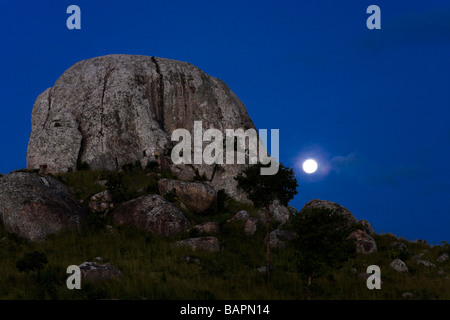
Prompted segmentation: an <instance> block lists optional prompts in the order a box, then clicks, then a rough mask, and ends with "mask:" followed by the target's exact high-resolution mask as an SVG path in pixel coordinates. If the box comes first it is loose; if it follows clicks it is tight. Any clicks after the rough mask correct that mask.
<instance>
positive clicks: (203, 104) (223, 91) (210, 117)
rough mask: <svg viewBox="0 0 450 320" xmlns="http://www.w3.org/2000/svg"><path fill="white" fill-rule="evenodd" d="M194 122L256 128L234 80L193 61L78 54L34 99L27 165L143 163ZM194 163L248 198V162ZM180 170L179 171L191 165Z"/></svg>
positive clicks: (55, 168)
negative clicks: (243, 179)
mask: <svg viewBox="0 0 450 320" xmlns="http://www.w3.org/2000/svg"><path fill="white" fill-rule="evenodd" d="M194 121H202V122H203V129H204V130H206V129H209V128H215V129H218V130H220V131H222V132H225V129H239V128H241V129H243V130H247V129H249V128H253V129H254V125H253V122H252V120H251V119H250V117H249V116H248V114H247V110H246V108H245V106H244V105H243V104H242V102H241V101H240V100H239V99H238V97H237V96H236V95H235V94H234V93H233V92H232V91H231V90H230V89H229V87H228V86H227V85H226V84H225V83H224V82H222V81H221V80H219V79H217V78H214V77H211V76H209V75H208V74H206V73H204V72H203V71H201V70H200V69H198V68H197V67H195V66H193V65H191V64H189V63H186V62H181V61H174V60H169V59H163V58H156V57H147V56H132V55H108V56H102V57H97V58H92V59H88V60H84V61H80V62H78V63H76V64H75V65H73V66H72V67H70V68H69V69H68V70H67V71H65V72H64V73H63V74H62V75H61V76H60V78H59V79H58V80H57V81H56V82H55V84H54V86H53V87H51V88H48V89H47V90H45V91H44V92H43V93H42V94H40V95H39V97H38V98H37V99H36V102H35V104H34V106H33V112H32V119H31V122H32V130H31V136H30V140H29V144H28V150H27V168H29V169H41V170H43V171H49V172H65V171H67V170H69V169H70V168H72V169H73V170H76V169H77V165H78V164H81V163H86V164H87V165H89V167H90V168H91V169H96V170H116V169H119V168H120V167H121V166H122V165H124V164H128V163H134V162H135V161H137V160H139V161H140V162H141V163H142V165H143V166H145V165H147V164H148V163H149V162H154V161H159V160H160V158H161V157H162V156H163V155H164V154H166V155H169V156H170V150H171V148H172V146H173V145H174V143H173V142H172V141H171V134H172V132H173V131H174V130H175V129H178V128H184V129H187V130H189V131H190V132H191V135H192V137H193V128H194ZM168 165H169V166H170V163H169V164H168ZM192 167H194V168H195V169H196V170H197V171H198V172H199V173H200V175H201V174H202V173H205V175H206V176H207V178H208V180H211V183H212V185H213V186H214V188H215V189H216V190H220V189H225V191H226V192H227V193H228V194H229V195H231V196H232V197H235V198H236V199H240V200H242V199H245V196H244V195H243V194H242V193H241V192H239V191H238V190H237V188H236V181H234V179H233V178H234V176H235V175H236V174H237V173H238V172H240V171H241V170H242V167H243V165H218V166H211V165H204V164H203V165H193V166H192ZM178 169H179V174H180V175H181V176H185V175H186V173H185V172H184V171H186V170H188V171H189V170H191V168H190V167H188V166H182V167H181V168H178Z"/></svg>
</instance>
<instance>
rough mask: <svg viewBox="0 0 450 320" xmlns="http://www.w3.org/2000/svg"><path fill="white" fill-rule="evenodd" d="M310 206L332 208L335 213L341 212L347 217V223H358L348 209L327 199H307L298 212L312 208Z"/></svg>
mask: <svg viewBox="0 0 450 320" xmlns="http://www.w3.org/2000/svg"><path fill="white" fill-rule="evenodd" d="M312 208H325V209H329V210H332V211H334V212H336V213H337V214H341V215H343V216H344V217H346V218H347V221H348V224H349V225H352V224H355V223H358V220H356V218H355V216H354V215H353V214H352V213H351V212H350V210H348V209H347V208H345V207H343V206H341V205H340V204H337V203H335V202H332V201H327V200H319V199H314V200H311V201H309V202H308V203H307V204H305V205H304V206H303V208H302V209H301V210H300V214H301V213H302V212H304V211H306V210H308V209H312Z"/></svg>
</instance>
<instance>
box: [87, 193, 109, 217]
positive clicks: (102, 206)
mask: <svg viewBox="0 0 450 320" xmlns="http://www.w3.org/2000/svg"><path fill="white" fill-rule="evenodd" d="M113 206H114V202H113V199H112V196H111V193H110V192H109V191H108V190H105V191H102V192H99V193H97V194H95V195H93V196H92V197H91V199H90V201H89V209H91V210H92V212H98V213H103V212H107V211H108V210H109V209H112V208H113Z"/></svg>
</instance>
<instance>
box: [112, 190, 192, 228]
mask: <svg viewBox="0 0 450 320" xmlns="http://www.w3.org/2000/svg"><path fill="white" fill-rule="evenodd" d="M113 221H114V223H115V224H118V225H127V226H136V227H137V228H139V229H142V230H146V231H148V232H151V233H154V234H158V235H162V236H170V235H174V234H177V233H180V232H183V231H186V230H187V229H189V227H190V222H189V221H188V220H187V218H186V217H185V216H184V214H183V212H181V210H180V209H178V208H177V207H175V206H174V205H173V204H172V203H170V202H168V201H167V200H166V199H164V198H163V197H161V196H159V195H149V196H143V197H139V198H136V199H133V200H130V201H128V202H126V203H124V204H122V205H120V206H119V207H117V209H115V210H114V211H113Z"/></svg>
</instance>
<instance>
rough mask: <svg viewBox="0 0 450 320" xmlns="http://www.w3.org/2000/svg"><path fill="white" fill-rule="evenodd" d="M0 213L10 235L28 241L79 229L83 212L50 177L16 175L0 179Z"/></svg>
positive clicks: (62, 186)
mask: <svg viewBox="0 0 450 320" xmlns="http://www.w3.org/2000/svg"><path fill="white" fill-rule="evenodd" d="M0 210H1V220H2V222H3V225H4V226H5V228H6V229H7V230H8V231H9V232H13V233H16V234H18V235H19V236H21V237H23V238H26V239H28V240H31V241H42V240H45V237H46V236H47V235H48V234H52V233H57V232H58V231H60V230H62V229H65V228H79V227H80V226H81V223H82V220H83V218H84V216H85V212H84V209H83V208H82V207H81V206H80V205H79V204H78V203H77V202H76V201H75V200H74V199H73V197H72V196H71V194H70V193H69V191H68V190H67V188H66V187H65V186H64V185H63V184H62V183H61V182H59V181H58V180H55V179H53V178H51V177H48V176H45V177H41V176H39V175H37V174H31V173H24V172H16V173H11V174H9V175H6V176H4V177H3V178H1V179H0Z"/></svg>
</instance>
